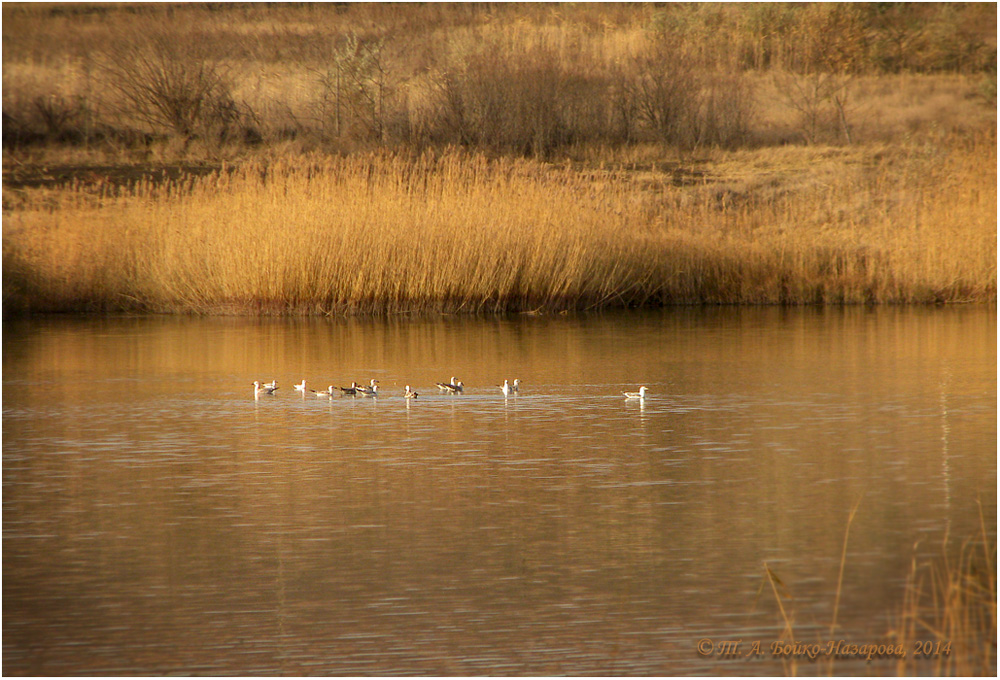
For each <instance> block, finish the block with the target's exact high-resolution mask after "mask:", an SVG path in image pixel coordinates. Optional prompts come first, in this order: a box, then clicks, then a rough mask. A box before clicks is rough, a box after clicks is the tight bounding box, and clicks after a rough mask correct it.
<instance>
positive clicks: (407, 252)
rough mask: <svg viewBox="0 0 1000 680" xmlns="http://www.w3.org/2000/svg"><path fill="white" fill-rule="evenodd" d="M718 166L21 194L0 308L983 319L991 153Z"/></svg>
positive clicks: (977, 146)
mask: <svg viewBox="0 0 1000 680" xmlns="http://www.w3.org/2000/svg"><path fill="white" fill-rule="evenodd" d="M802 154H808V155H805V156H802ZM717 167H718V168H720V169H723V170H725V169H727V168H728V172H729V175H730V181H729V182H720V181H716V182H711V183H705V184H701V185H696V186H690V187H678V186H674V185H673V184H672V182H671V178H670V176H668V175H663V174H656V173H652V174H649V175H648V176H647V175H641V176H640V175H639V174H637V173H630V172H626V171H623V170H621V169H611V170H607V169H606V170H601V171H597V170H592V171H586V172H584V171H580V170H576V169H572V168H570V167H564V166H559V167H554V166H551V165H546V164H542V163H539V162H536V161H528V160H488V159H486V158H485V157H483V156H479V155H466V154H458V153H448V154H444V155H441V156H437V155H433V154H424V155H422V156H418V157H403V156H398V155H388V154H378V155H364V156H361V155H356V156H352V157H348V158H342V159H328V158H325V159H320V160H315V161H313V162H309V163H304V162H299V163H295V164H289V163H284V162H275V163H272V164H270V165H246V166H242V167H240V168H238V169H236V170H225V169H224V170H223V171H221V172H220V173H217V174H214V175H210V176H208V177H201V178H195V177H185V178H182V179H181V180H178V181H174V182H170V183H165V184H153V183H149V182H145V183H139V184H136V185H134V186H132V187H131V188H129V189H117V190H112V189H110V188H108V187H105V188H104V189H103V193H100V194H97V195H95V194H94V191H93V189H92V188H90V187H88V186H84V185H80V186H76V187H71V188H69V189H68V190H66V191H63V192H59V193H56V194H54V195H53V194H52V193H46V194H42V193H37V194H32V195H30V196H27V197H23V198H22V199H21V200H20V201H19V207H18V208H17V209H15V210H14V211H13V212H12V213H11V214H9V215H8V216H7V217H6V218H5V225H4V234H3V281H4V289H3V290H4V293H3V294H4V308H5V310H6V311H14V310H38V311H44V310H87V309H100V310H129V309H142V310H150V311H184V312H195V313H204V312H225V311H232V312H249V313H325V314H332V313H351V312H354V313H357V312H360V313H399V312H411V311H448V312H453V311H469V312H494V311H526V310H534V309H539V308H541V309H546V310H555V309H585V308H599V307H605V306H630V305H644V304H677V303H682V304H690V303H784V304H797V303H831V302H832V303H883V302H956V301H994V300H995V299H996V212H995V207H996V147H995V142H994V141H992V139H986V138H984V139H981V140H978V141H973V142H965V143H957V144H956V145H955V146H954V148H952V149H951V150H950V151H943V150H940V149H939V150H937V151H935V152H934V153H925V152H923V151H921V150H919V149H914V150H909V151H905V150H904V151H903V152H893V153H890V152H888V151H885V150H875V151H873V152H858V151H852V152H842V151H838V150H833V149H830V150H819V151H817V152H805V151H803V150H796V149H787V150H774V151H771V152H769V155H761V154H750V153H749V152H745V153H742V154H740V153H736V154H731V155H728V156H725V157H723V158H720V159H719V161H718V162H717ZM804 168H811V169H810V170H808V171H804ZM779 169H780V170H779ZM793 177H798V179H795V180H793V179H792V178H793ZM12 203H13V201H12Z"/></svg>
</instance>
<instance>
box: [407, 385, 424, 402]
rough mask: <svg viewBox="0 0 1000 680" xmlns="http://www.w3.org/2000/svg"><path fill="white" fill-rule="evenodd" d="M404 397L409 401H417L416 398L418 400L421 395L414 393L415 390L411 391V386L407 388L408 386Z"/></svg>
mask: <svg viewBox="0 0 1000 680" xmlns="http://www.w3.org/2000/svg"><path fill="white" fill-rule="evenodd" d="M403 396H404V397H406V398H407V399H416V398H417V397H419V396H420V395H419V394H417V393H416V392H414V391H413V390H411V389H410V386H409V385H407V386H406V391H405V392H403Z"/></svg>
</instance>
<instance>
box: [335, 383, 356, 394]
mask: <svg viewBox="0 0 1000 680" xmlns="http://www.w3.org/2000/svg"><path fill="white" fill-rule="evenodd" d="M337 389H338V390H340V391H341V392H343V393H344V394H350V395H355V394H357V393H358V384H357V383H356V382H352V383H351V386H350V387H338V388H337Z"/></svg>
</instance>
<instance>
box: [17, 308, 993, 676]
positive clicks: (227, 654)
mask: <svg viewBox="0 0 1000 680" xmlns="http://www.w3.org/2000/svg"><path fill="white" fill-rule="evenodd" d="M3 347H4V349H3V353H4V357H3V362H4V363H3V367H4V372H3V388H4V401H3V408H4V416H3V510H4V513H3V530H4V533H3V548H4V550H3V573H4V617H3V633H4V634H3V652H4V662H5V665H4V668H5V671H7V672H10V673H30V674H62V673H66V674H79V673H178V672H179V673H249V674H277V673H297V674H313V673H316V674H319V673H326V674H353V673H357V674H369V673H372V674H394V673H418V674H467V675H477V674H559V673H569V674H585V673H607V674H683V673H706V672H725V673H741V674H743V673H751V674H756V673H775V672H781V671H782V666H781V664H780V661H779V660H776V659H771V658H766V657H765V658H764V659H761V660H759V661H755V662H753V663H754V665H752V666H748V665H747V663H748V662H747V661H746V660H730V661H726V662H723V661H720V659H718V658H713V657H708V658H706V657H700V656H699V655H698V654H697V651H696V644H697V641H698V640H699V639H700V638H702V637H710V638H713V639H723V638H728V639H738V638H743V639H760V640H762V641H764V642H765V643H769V642H770V641H772V640H775V639H777V637H778V635H779V634H780V632H781V628H782V621H781V618H780V614H779V613H778V612H777V607H776V605H775V604H774V602H773V600H772V599H770V598H768V597H767V596H766V594H765V595H762V596H760V597H758V590H759V588H760V586H761V584H762V579H763V575H764V572H763V563H764V562H767V564H768V565H770V566H771V568H772V569H775V570H776V571H777V572H778V573H780V574H781V576H782V578H783V580H784V581H785V582H786V583H787V584H788V585H789V587H790V588H792V589H793V591H794V595H795V607H796V615H797V622H798V623H797V633H799V634H801V635H802V636H805V637H807V638H808V639H810V640H814V639H817V638H821V637H824V636H826V634H827V633H826V629H827V626H828V625H829V622H830V617H831V610H832V606H833V593H834V591H835V588H836V581H837V576H838V570H839V564H840V551H841V546H842V541H843V535H844V529H845V525H846V521H847V516H848V513H849V511H850V508H851V507H852V506H853V505H854V503H856V502H857V501H858V500H859V499H861V508H860V512H859V515H858V517H857V519H856V520H855V523H854V525H853V526H852V528H851V540H850V543H849V552H848V558H847V569H846V573H845V584H844V591H843V594H842V596H841V602H840V613H839V618H838V621H839V623H840V625H841V629H840V636H841V637H846V638H847V639H850V640H852V641H855V642H859V643H860V642H870V641H874V640H876V639H877V638H878V637H879V636H882V635H883V634H884V633H885V631H886V630H887V628H888V625H889V619H888V617H889V615H891V614H892V613H893V608H894V607H896V606H898V604H899V602H900V600H901V597H902V582H903V579H904V577H905V575H906V573H907V571H908V568H909V565H910V561H911V559H912V557H913V555H914V552H913V550H914V548H913V546H914V545H915V544H918V546H919V547H918V550H927V551H935V550H938V548H939V546H940V543H941V541H942V540H943V538H944V536H945V534H946V533H950V534H951V535H955V536H970V535H973V534H974V533H975V532H976V531H977V527H978V510H977V508H976V505H975V503H976V499H977V498H979V499H981V501H982V502H983V505H984V510H985V512H986V516H987V517H988V518H991V517H995V515H996V511H995V508H996V456H995V446H996V354H995V347H996V317H995V312H994V311H993V310H984V309H946V310H931V309H904V310H898V309H890V310H875V311H870V310H862V309H847V310H833V311H831V310H810V309H807V310H791V311H788V310H778V309H763V310H745V309H738V310H708V311H706V310H680V311H665V312H653V313H620V314H602V315H596V316H587V315H584V316H568V317H553V318H549V317H538V318H536V317H519V318H504V319H494V318H489V319H478V320H477V319H461V318H447V319H434V320H412V319H411V320H400V321H379V320H284V319H283V320H275V319H269V320H246V319H190V318H138V319H103V320H72V319H70V320H67V319H46V320H35V321H9V322H8V323H6V324H4V346H3ZM452 375H454V376H456V377H457V379H459V380H462V381H463V382H465V384H466V390H465V393H463V394H461V395H448V394H440V393H438V390H437V389H436V388H434V383H435V382H438V381H443V380H447V379H449V378H450V377H451V376H452ZM515 377H517V378H520V379H521V381H522V386H521V390H520V393H519V394H518V396H516V397H514V396H511V397H508V398H504V396H503V395H502V394H501V393H500V388H499V385H501V384H502V383H503V380H504V379H505V378H506V379H509V380H513V379H514V378H515ZM272 378H276V379H277V380H278V382H279V384H280V385H281V388H280V389H279V390H278V392H277V393H276V394H275V395H273V396H261V397H260V398H259V399H256V400H255V399H254V398H253V388H252V387H251V386H250V384H251V382H252V381H253V380H261V381H266V380H271V379H272ZM303 378H305V379H307V381H308V382H309V384H310V385H311V386H313V387H314V388H316V389H325V387H326V385H328V384H331V383H333V384H334V385H349V384H350V383H351V381H358V382H359V383H360V382H365V383H367V381H368V380H369V379H371V378H376V379H378V380H379V385H380V396H379V397H378V398H376V399H370V398H351V397H334V398H332V399H330V398H322V399H320V398H316V397H315V396H314V395H312V394H309V395H299V394H297V393H295V392H294V391H293V390H292V387H291V386H292V384H293V383H296V382H298V381H299V380H301V379H303ZM406 384H409V385H411V386H412V387H413V388H414V389H416V390H417V391H419V392H420V393H421V394H420V397H419V398H418V399H415V400H406V399H404V398H403V397H402V393H403V386H404V385H406ZM640 384H643V385H646V386H647V387H648V388H649V395H648V396H647V398H645V399H643V400H626V399H625V398H624V397H623V396H622V394H621V392H622V390H625V389H628V390H634V389H636V388H637V387H638V386H639V385H640ZM990 529H991V531H992V535H993V536H994V537H995V535H996V525H995V521H994V522H993V523H992V525H991V527H990ZM726 664H728V665H726ZM850 664H851V662H850V661H845V662H844V663H843V664H842V665H839V666H838V667H837V669H838V671H839V672H848V671H850V670H851V668H852V666H851V665H850ZM886 668H889V669H891V664H889V665H886V666H883V667H881V671H880V670H879V667H876V666H864V665H863V664H862V665H861V666H860V667H856V668H855V670H856V671H857V672H882V671H884V670H885V669H886Z"/></svg>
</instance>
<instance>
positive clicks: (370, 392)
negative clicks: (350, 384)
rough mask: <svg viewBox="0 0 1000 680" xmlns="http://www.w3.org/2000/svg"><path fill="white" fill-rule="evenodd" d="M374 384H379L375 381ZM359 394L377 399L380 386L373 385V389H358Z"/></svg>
mask: <svg viewBox="0 0 1000 680" xmlns="http://www.w3.org/2000/svg"><path fill="white" fill-rule="evenodd" d="M372 382H373V383H377V382H378V381H377V380H373V381H372ZM357 390H358V394H362V395H364V396H366V397H377V396H378V385H372V386H371V387H358V388H357Z"/></svg>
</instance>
